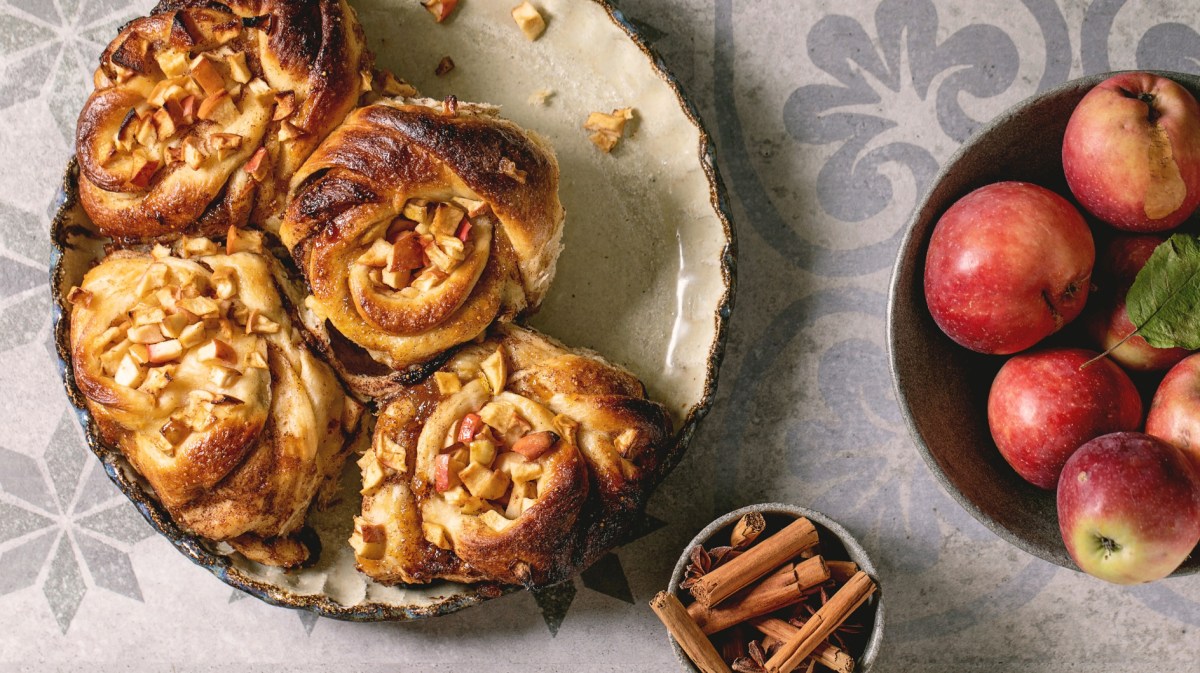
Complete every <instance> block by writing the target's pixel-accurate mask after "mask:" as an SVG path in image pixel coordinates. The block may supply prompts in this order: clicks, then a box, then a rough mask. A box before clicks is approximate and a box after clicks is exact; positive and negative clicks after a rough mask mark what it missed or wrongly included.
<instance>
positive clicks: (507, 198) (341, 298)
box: [280, 100, 563, 392]
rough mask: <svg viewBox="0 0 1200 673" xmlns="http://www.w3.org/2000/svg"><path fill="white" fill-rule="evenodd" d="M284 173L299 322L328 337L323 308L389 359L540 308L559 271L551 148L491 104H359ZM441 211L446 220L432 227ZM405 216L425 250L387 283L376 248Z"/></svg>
mask: <svg viewBox="0 0 1200 673" xmlns="http://www.w3.org/2000/svg"><path fill="white" fill-rule="evenodd" d="M292 184H293V189H292V199H291V202H290V204H289V206H288V210H287V213H286V215H285V217H284V222H283V224H282V226H281V229H280V236H281V238H282V239H283V242H284V244H285V245H286V246H288V248H289V249H290V250H291V251H292V255H293V256H294V257H295V258H296V260H297V262H298V263H299V264H300V267H301V269H302V270H303V272H304V274H305V277H306V278H307V279H308V281H309V284H310V286H311V289H312V293H313V302H310V303H309V308H311V309H312V310H313V313H314V315H313V316H311V318H308V319H306V323H308V324H309V325H310V327H312V328H314V331H315V332H317V333H318V334H321V335H322V340H323V341H326V342H329V341H330V340H331V339H330V337H329V336H328V335H326V334H322V332H323V329H324V323H325V321H326V320H328V321H329V322H330V323H331V324H332V326H333V328H335V329H336V330H337V331H338V332H339V333H340V334H341V335H344V336H345V337H346V338H347V339H349V340H350V341H351V342H353V343H355V344H357V345H358V346H360V347H362V348H363V349H365V351H366V352H367V353H369V354H370V356H371V357H372V358H374V359H375V360H377V361H379V362H382V363H384V364H386V365H387V366H388V367H390V368H392V369H395V370H404V369H405V368H408V367H410V366H412V365H415V364H419V363H424V362H427V361H429V360H430V359H432V358H433V357H435V356H436V355H438V354H439V353H443V352H445V351H446V350H448V349H450V348H452V347H454V346H456V345H458V344H461V343H463V342H465V341H468V340H470V339H472V338H474V337H476V336H477V335H479V334H480V333H482V332H483V331H484V330H485V329H486V328H487V326H488V325H489V324H491V323H492V322H493V321H495V320H497V319H511V318H512V317H513V316H515V315H517V314H518V313H520V312H522V311H524V310H527V309H530V308H536V306H537V305H538V304H539V303H540V302H541V299H542V297H543V295H544V294H545V291H546V289H547V287H548V285H549V282H550V280H551V279H552V277H553V275H554V265H555V262H556V260H557V256H558V252H559V248H560V239H561V235H562V220H563V211H562V206H561V204H560V203H559V201H558V166H557V162H556V160H555V158H554V154H553V152H552V151H551V150H550V149H549V148H548V147H547V146H545V145H544V144H543V143H542V142H541V141H540V140H538V139H537V138H536V137H535V136H534V135H532V134H530V133H527V132H524V131H522V130H521V129H520V128H519V127H517V126H516V125H515V124H513V123H511V122H508V121H505V120H502V119H499V118H497V117H496V116H495V114H494V110H492V109H491V108H486V107H483V106H474V105H469V104H459V105H457V107H456V109H455V110H454V111H453V112H448V110H447V109H446V107H445V106H444V104H442V103H433V102H432V101H424V102H423V103H421V104H417V103H415V102H408V103H405V102H399V101H392V100H384V101H381V102H379V103H376V104H374V105H370V106H368V107H365V108H361V109H359V110H356V111H355V112H353V113H351V114H350V116H349V117H347V119H346V121H345V123H344V124H342V125H341V126H340V127H339V128H338V129H337V130H335V131H334V132H333V133H332V134H330V136H329V138H328V139H327V140H326V142H324V143H322V144H321V146H320V147H319V148H317V150H316V151H315V152H314V153H313V155H312V156H311V157H310V158H309V160H308V161H307V162H305V164H304V166H303V167H301V169H300V171H299V172H298V173H297V174H296V176H295V178H294V180H293V183H292ZM413 208H417V209H419V210H420V212H422V213H424V215H423V217H426V218H427V219H426V220H421V219H419V218H420V217H422V216H417V215H413V210H412V209H413ZM435 209H436V211H435ZM443 209H445V211H446V213H445V219H451V218H453V222H452V226H450V227H449V228H448V229H445V230H444V231H439V229H438V222H440V221H441V218H442V216H443V214H444V213H443V212H442V211H443ZM411 218H418V219H411ZM459 223H466V224H465V225H462V226H461V227H460V224H459ZM397 227H399V229H398V228H397ZM405 227H407V228H409V229H413V230H414V231H413V233H414V234H415V236H416V238H417V240H419V241H420V243H419V245H420V246H422V248H423V250H424V255H425V261H424V262H418V263H417V267H416V268H415V269H414V268H410V267H409V266H404V267H403V268H401V269H400V270H401V271H402V272H403V273H404V274H405V276H404V278H403V280H402V281H401V282H399V283H395V282H392V284H393V285H396V287H391V286H390V285H385V281H381V280H379V279H378V273H377V271H378V270H379V269H381V268H382V269H383V270H384V271H386V270H390V269H392V266H391V261H390V260H391V259H392V258H391V257H388V258H387V260H388V261H387V262H386V266H385V262H384V257H383V256H382V255H386V254H390V253H388V252H387V247H386V246H387V245H395V244H396V237H397V236H403V235H404V233H403V231H402V230H403V229H404V228H405ZM380 241H383V242H385V243H386V245H385V246H384V250H385V252H384V253H380V256H377V257H376V258H377V259H378V260H379V261H378V264H377V265H375V266H372V262H368V261H363V260H365V259H367V258H369V257H371V254H369V253H371V251H372V249H373V248H372V246H373V245H375V244H378V243H379V242H380ZM459 241H461V243H460V242H459ZM417 250H418V252H416V253H414V254H421V253H420V252H419V250H420V249H417ZM443 250H444V252H443ZM439 254H440V255H441V256H443V257H444V256H447V255H448V256H450V257H451V258H452V259H449V260H448V262H447V263H441V259H440V258H439V256H438V255H439ZM397 268H399V267H397ZM373 270H374V272H375V275H374V276H373V275H371V274H372V273H373ZM409 274H411V275H409ZM372 278H374V280H371V279H372ZM423 279H425V280H428V281H429V282H428V283H427V284H426V285H424V286H422V282H423ZM418 288H419V291H418ZM356 387H357V386H356ZM359 389H360V390H362V389H361V388H359ZM364 392H365V391H364Z"/></svg>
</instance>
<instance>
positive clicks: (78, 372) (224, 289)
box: [70, 232, 362, 566]
mask: <svg viewBox="0 0 1200 673" xmlns="http://www.w3.org/2000/svg"><path fill="white" fill-rule="evenodd" d="M231 238H232V242H231V243H230V244H229V246H230V248H231V250H229V251H228V254H226V252H227V251H224V250H218V249H217V247H216V246H215V245H214V244H213V243H212V242H211V241H209V240H207V239H185V240H184V241H181V242H180V243H178V244H177V245H176V251H175V253H174V254H172V253H171V251H169V250H168V249H167V248H165V247H163V246H156V248H155V251H154V253H153V254H146V253H138V252H132V251H121V252H116V253H113V254H112V255H110V256H109V257H107V258H106V259H105V260H104V261H103V262H101V263H100V264H99V265H98V266H96V267H95V268H93V269H92V270H91V271H89V272H88V273H87V275H86V276H85V277H84V279H83V283H82V285H81V286H80V287H78V288H75V289H74V290H73V291H72V292H71V295H70V300H71V302H72V303H73V307H72V310H71V361H72V364H73V368H74V374H75V381H76V383H77V384H78V387H79V390H80V391H81V392H82V393H83V395H84V396H85V398H86V403H87V406H88V409H89V410H90V411H91V414H92V417H93V418H94V419H95V422H96V425H97V428H98V430H99V433H100V436H101V438H102V440H103V441H104V442H105V443H106V444H108V445H110V446H115V447H118V448H119V449H120V450H121V452H122V453H123V454H124V455H125V457H126V458H127V459H128V460H129V462H130V463H131V464H132V465H133V467H134V468H135V469H136V470H137V472H138V473H139V474H140V475H142V476H143V477H144V478H145V479H146V481H147V482H149V484H150V486H151V487H152V488H153V489H154V492H155V493H156V494H157V497H158V498H159V500H160V501H161V502H162V504H163V506H164V507H165V508H166V510H167V511H168V512H169V513H170V515H171V517H172V518H173V519H174V520H175V521H176V523H178V524H179V525H180V527H181V528H183V529H185V530H187V531H189V532H191V533H193V534H196V535H199V536H201V537H204V538H208V539H210V540H219V541H228V542H229V543H230V544H231V545H232V546H233V547H234V548H235V549H237V550H239V551H241V552H243V553H244V554H245V555H246V556H247V557H249V558H251V559H253V560H256V561H259V562H262V563H267V564H271V565H279V566H294V565H297V564H300V563H302V562H304V561H305V559H306V558H307V556H308V553H309V552H308V550H307V549H306V547H305V545H304V544H302V543H301V542H300V540H299V538H298V536H297V534H298V533H299V532H300V531H301V528H302V527H303V525H304V519H305V514H306V512H307V511H308V509H309V505H310V503H312V502H313V500H314V497H315V496H317V495H318V491H319V490H321V489H322V487H324V486H326V485H329V488H330V489H332V488H334V486H333V484H335V483H336V475H338V474H339V473H340V471H341V467H342V465H343V464H344V462H345V458H346V456H347V454H348V453H349V449H350V442H351V439H352V437H353V436H354V435H355V434H356V432H357V429H358V426H359V421H360V418H361V412H362V408H361V406H360V405H359V404H358V403H357V402H356V401H354V400H353V399H351V398H349V397H347V395H346V393H345V391H344V390H343V389H342V388H341V386H340V384H339V383H338V381H337V378H336V376H335V375H334V373H333V372H332V371H331V370H330V369H329V367H328V366H327V365H325V364H324V363H322V362H321V361H320V360H318V359H317V358H316V357H314V356H313V355H312V354H311V353H310V352H309V351H308V350H307V349H306V348H305V346H304V342H303V339H302V336H301V335H302V334H303V332H302V330H299V329H296V328H295V327H293V324H292V321H291V319H290V318H289V316H288V314H287V312H286V311H285V308H284V306H283V305H282V304H281V301H280V299H279V292H278V290H277V289H276V283H277V282H280V280H277V275H276V273H277V270H276V269H275V268H274V267H275V266H277V264H276V263H275V262H274V261H273V260H269V259H268V257H266V256H263V255H260V254H257V253H258V252H261V249H260V248H259V243H260V240H259V239H258V238H257V237H256V235H255V234H254V233H252V232H241V233H240V235H238V236H233V237H231ZM256 250H257V252H256Z"/></svg>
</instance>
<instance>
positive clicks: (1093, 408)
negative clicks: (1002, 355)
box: [988, 348, 1142, 489]
mask: <svg viewBox="0 0 1200 673" xmlns="http://www.w3.org/2000/svg"><path fill="white" fill-rule="evenodd" d="M1097 355H1098V353H1094V352H1092V351H1089V350H1084V349H1082V348H1052V349H1047V350H1042V351H1036V352H1032V353H1022V354H1020V355H1015V356H1013V357H1012V358H1011V359H1009V361H1008V362H1005V363H1004V366H1003V367H1001V368H1000V371H999V373H997V374H996V379H995V380H994V381H992V390H991V393H990V394H989V395H988V426H989V427H990V428H991V431H992V439H994V440H995V441H996V446H997V447H998V448H999V449H1000V454H1001V455H1002V456H1004V459H1005V460H1007V461H1008V464H1009V465H1011V466H1012V468H1013V469H1014V470H1016V471H1017V474H1019V475H1021V477H1022V478H1024V479H1025V481H1028V482H1029V483H1031V484H1033V485H1035V486H1038V487H1041V488H1045V489H1052V488H1054V485H1055V484H1057V483H1058V475H1059V473H1060V472H1061V471H1062V468H1063V464H1064V463H1066V462H1067V459H1068V458H1070V457H1071V454H1072V453H1074V452H1075V450H1076V449H1078V448H1079V447H1080V446H1082V445H1083V443H1084V442H1086V441H1088V440H1090V439H1092V438H1094V437H1099V436H1100V435H1105V434H1108V433H1110V432H1117V431H1120V430H1136V429H1137V428H1138V426H1139V425H1140V424H1141V422H1142V399H1141V397H1140V396H1139V395H1138V391H1137V388H1135V387H1134V385H1133V382H1132V381H1130V380H1129V376H1128V375H1127V374H1126V373H1125V372H1123V371H1121V368H1120V367H1118V366H1116V365H1115V364H1113V362H1112V361H1111V360H1109V359H1108V358H1102V359H1100V360H1096V361H1095V362H1092V363H1091V364H1090V365H1088V366H1086V367H1084V366H1083V365H1084V364H1085V363H1087V362H1088V361H1089V360H1092V359H1093V358H1095V357H1097Z"/></svg>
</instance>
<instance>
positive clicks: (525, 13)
mask: <svg viewBox="0 0 1200 673" xmlns="http://www.w3.org/2000/svg"><path fill="white" fill-rule="evenodd" d="M512 18H513V21H516V22H517V26H518V27H520V28H521V32H522V33H524V34H525V38H526V39H527V40H529V41H530V42H532V41H534V40H536V39H538V38H539V37H541V36H542V33H544V32H545V31H546V20H545V19H543V18H542V15H541V13H540V12H538V11H537V8H536V7H534V6H533V5H531V4H529V2H528V1H526V2H522V3H521V4H519V5H517V6H516V7H513V10H512Z"/></svg>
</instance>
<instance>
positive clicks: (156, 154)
mask: <svg viewBox="0 0 1200 673" xmlns="http://www.w3.org/2000/svg"><path fill="white" fill-rule="evenodd" d="M371 61H372V57H371V55H370V54H369V53H368V52H367V50H366V48H365V46H364V39H363V32H362V27H361V26H360V25H359V23H358V19H357V17H356V16H355V13H354V10H353V9H351V8H350V6H349V5H348V4H347V3H346V0H311V1H309V0H222V1H221V2H218V1H216V0H163V1H162V2H160V3H159V4H158V6H157V7H155V9H154V10H153V12H152V13H151V14H150V15H149V16H146V17H143V18H139V19H135V20H134V21H132V22H130V23H129V24H128V25H126V26H125V28H124V29H123V30H121V32H120V34H118V35H117V37H116V39H114V40H113V41H112V43H111V44H109V46H108V48H107V49H105V51H104V53H103V54H102V56H101V58H100V67H99V68H98V69H97V70H96V72H95V75H94V83H95V91H94V92H93V93H92V94H91V96H90V97H89V98H88V100H87V102H86V103H85V104H84V107H83V111H82V113H81V114H80V116H79V123H78V127H77V130H76V139H75V147H76V154H77V156H78V159H79V167H80V178H79V192H80V198H81V200H82V203H83V206H84V209H85V210H86V211H87V213H88V215H89V216H90V217H91V218H92V221H93V222H95V224H96V226H97V227H98V228H99V230H100V232H101V233H103V234H105V235H107V236H112V237H114V238H121V239H149V238H155V237H163V236H166V235H169V234H175V233H178V232H188V233H192V234H199V235H208V236H213V235H219V234H222V233H224V231H225V230H226V229H227V228H228V227H229V226H231V225H234V226H243V225H245V224H246V223H247V222H248V221H250V220H251V218H252V217H253V221H254V222H255V223H259V224H263V223H266V224H268V225H269V224H270V223H271V222H272V221H274V222H276V223H277V221H278V213H279V212H280V211H282V208H283V204H282V200H283V198H284V197H285V196H286V194H287V185H288V181H289V180H290V178H291V176H292V175H293V173H295V171H296V169H297V168H299V167H300V165H301V164H302V163H303V161H304V160H305V159H306V158H307V157H308V155H309V154H310V153H311V152H312V150H313V148H315V147H316V146H317V144H318V143H319V142H320V141H321V140H322V139H323V138H324V137H325V136H326V135H327V134H328V133H329V131H331V130H332V129H333V128H334V127H335V126H336V125H337V124H338V123H339V122H341V121H342V119H343V118H344V117H345V116H346V114H347V113H348V112H349V111H350V110H351V109H352V108H353V107H354V106H355V105H356V104H357V103H358V100H359V97H360V94H361V93H362V92H363V91H364V90H366V89H370V88H371V86H372V81H374V80H373V73H372V70H371Z"/></svg>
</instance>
